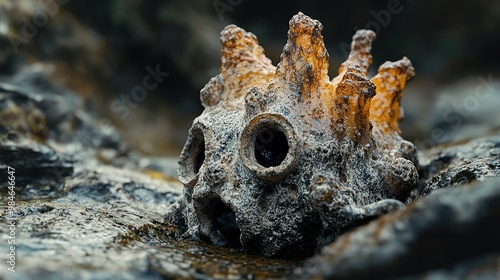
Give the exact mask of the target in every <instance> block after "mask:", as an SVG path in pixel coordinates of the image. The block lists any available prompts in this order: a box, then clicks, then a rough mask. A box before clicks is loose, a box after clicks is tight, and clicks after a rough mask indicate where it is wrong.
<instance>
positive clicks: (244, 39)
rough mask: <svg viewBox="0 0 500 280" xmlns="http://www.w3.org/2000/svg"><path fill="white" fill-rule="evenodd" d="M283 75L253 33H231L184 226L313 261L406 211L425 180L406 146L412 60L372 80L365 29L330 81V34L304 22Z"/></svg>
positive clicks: (191, 175) (183, 212)
mask: <svg viewBox="0 0 500 280" xmlns="http://www.w3.org/2000/svg"><path fill="white" fill-rule="evenodd" d="M289 25H290V29H289V31H288V41H287V43H286V45H285V47H284V49H283V54H282V55H281V59H280V62H279V64H278V65H277V67H275V66H273V65H272V63H271V61H270V60H269V59H268V58H267V57H266V56H265V55H264V50H263V48H262V47H261V46H260V45H259V44H258V41H257V38H256V37H255V35H253V34H252V33H248V32H246V31H244V30H243V29H241V28H239V27H236V26H234V25H230V26H228V27H226V28H225V29H224V31H222V33H221V43H222V66H221V70H220V74H219V75H217V76H216V77H214V78H212V79H211V80H210V81H209V82H208V84H207V85H206V86H205V87H204V88H203V89H202V90H201V94H200V99H201V102H202V104H203V106H204V107H205V110H204V112H203V113H202V114H201V115H200V116H199V117H198V118H196V119H195V120H194V123H193V126H192V128H191V129H190V132H189V137H188V139H187V142H186V145H185V147H184V150H183V152H182V155H181V159H180V161H179V178H180V180H181V182H182V183H183V184H184V185H185V188H184V195H183V198H182V200H181V201H180V202H179V205H178V209H179V211H178V212H177V215H176V216H175V219H176V220H177V222H179V223H181V224H184V225H185V230H186V235H187V236H189V237H191V238H196V239H204V240H209V241H211V242H212V243H214V244H216V245H224V246H231V247H237V248H245V249H251V250H258V251H261V252H262V253H263V254H265V255H293V254H297V253H298V254H301V255H304V253H307V252H309V253H312V252H313V251H314V250H315V249H316V248H318V246H321V245H323V244H324V243H326V242H329V241H331V240H332V239H333V238H335V237H336V236H338V235H339V234H340V233H342V232H343V231H345V230H347V229H349V228H351V227H352V226H354V225H356V224H359V223H360V222H361V221H363V222H366V221H368V220H370V219H373V218H375V217H378V216H380V215H382V214H385V213H387V212H391V211H394V210H396V209H400V208H401V207H402V206H403V205H404V204H403V203H402V202H401V200H403V199H405V198H406V197H407V196H408V193H409V191H411V190H412V189H413V188H414V187H415V185H416V184H417V181H418V173H417V169H416V165H417V160H416V150H415V147H414V146H413V145H412V144H411V143H410V142H408V141H405V140H403V139H402V138H401V136H400V129H399V125H398V123H399V120H400V119H401V117H402V109H401V107H400V99H401V93H402V90H403V89H404V87H405V85H406V83H407V82H408V80H410V79H411V78H412V77H413V76H414V69H413V67H412V65H411V63H410V61H409V60H408V59H407V58H406V57H405V58H403V59H402V60H399V61H396V62H386V63H384V64H383V65H382V66H380V68H379V71H378V74H377V75H376V76H375V77H373V78H372V79H370V78H368V77H367V74H368V70H369V67H370V64H371V63H372V56H371V54H370V50H371V44H372V42H373V41H374V40H375V33H374V32H373V31H370V30H359V31H357V32H356V34H355V35H354V36H353V41H352V44H351V54H350V55H349V57H348V59H347V60H346V61H345V62H344V63H343V64H342V65H341V67H340V69H339V73H338V76H336V77H334V78H333V79H330V78H329V76H328V58H329V54H328V52H327V50H326V48H325V45H324V42H323V36H322V35H321V32H322V30H323V26H322V25H321V23H320V22H319V21H317V20H313V19H311V18H309V17H307V16H306V15H304V14H302V13H299V14H297V15H295V16H294V17H293V18H292V19H291V20H290V24H289Z"/></svg>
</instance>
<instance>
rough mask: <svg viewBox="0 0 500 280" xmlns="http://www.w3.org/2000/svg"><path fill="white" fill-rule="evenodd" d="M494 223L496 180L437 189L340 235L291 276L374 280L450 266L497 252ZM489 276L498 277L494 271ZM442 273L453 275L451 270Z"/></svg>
mask: <svg viewBox="0 0 500 280" xmlns="http://www.w3.org/2000/svg"><path fill="white" fill-rule="evenodd" d="M498 221H500V180H498V179H496V180H490V181H486V182H482V183H479V184H477V185H476V186H473V187H472V186H469V187H460V188H453V189H443V190H437V191H435V192H433V193H432V194H430V195H429V196H427V197H424V198H422V199H420V200H418V201H415V202H414V203H413V204H411V205H409V206H408V207H407V208H406V209H404V210H401V211H399V212H396V213H394V214H389V215H387V216H384V217H382V218H380V219H378V220H376V221H373V222H371V223H369V224H368V225H366V226H363V227H360V228H358V229H356V230H354V231H352V232H350V233H347V234H345V235H343V236H341V237H340V238H338V239H337V240H336V241H334V242H333V243H332V244H330V245H327V246H326V247H325V248H324V249H323V250H322V252H321V253H320V254H319V255H318V256H316V257H314V258H313V259H311V260H310V261H309V262H308V263H307V264H306V265H305V268H304V269H303V270H301V271H297V274H298V275H301V278H304V279H307V278H331V279H353V278H354V279H359V278H363V279H374V278H382V277H383V278H388V277H398V276H404V275H413V274H419V273H422V272H425V271H428V270H434V269H438V268H446V267H450V266H452V265H453V264H455V263H458V262H464V261H467V260H470V259H475V258H478V257H481V256H484V255H487V254H498V253H500V239H499V238H498V236H500V223H498ZM495 271H496V272H495ZM493 272H494V273H497V275H498V269H497V270H493ZM448 273H449V274H451V276H453V270H451V271H449V272H448ZM456 273H459V271H457V272H456ZM478 273H479V272H478Z"/></svg>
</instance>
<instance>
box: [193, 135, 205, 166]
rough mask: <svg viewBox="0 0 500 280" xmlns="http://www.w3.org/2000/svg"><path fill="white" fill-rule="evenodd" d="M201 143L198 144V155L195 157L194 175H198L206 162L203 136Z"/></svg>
mask: <svg viewBox="0 0 500 280" xmlns="http://www.w3.org/2000/svg"><path fill="white" fill-rule="evenodd" d="M200 140H201V141H199V143H198V147H197V148H196V155H195V157H194V174H198V172H199V171H200V168H201V165H202V164H203V162H204V161H205V139H204V138H203V136H201V139H200Z"/></svg>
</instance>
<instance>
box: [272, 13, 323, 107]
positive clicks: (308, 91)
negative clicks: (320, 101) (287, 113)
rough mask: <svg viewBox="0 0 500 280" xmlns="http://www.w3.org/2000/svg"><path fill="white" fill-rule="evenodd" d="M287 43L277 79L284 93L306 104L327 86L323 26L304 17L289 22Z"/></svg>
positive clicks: (302, 15) (277, 72)
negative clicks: (282, 86) (287, 92)
mask: <svg viewBox="0 0 500 280" xmlns="http://www.w3.org/2000/svg"><path fill="white" fill-rule="evenodd" d="M289 25H290V29H289V31H288V42H287V43H286V45H285V47H284V49H283V54H282V55H281V59H280V63H279V64H278V69H277V71H276V78H277V79H280V80H281V81H282V82H283V85H284V89H285V90H287V91H290V92H292V93H296V94H298V95H299V98H300V99H302V100H306V99H309V98H311V96H312V95H314V94H316V95H318V94H319V92H320V90H321V89H322V87H324V85H325V84H326V83H327V82H328V52H327V50H326V48H325V43H324V42H323V36H322V35H321V31H322V30H323V25H321V23H320V22H319V21H317V20H312V19H311V18H310V17H308V16H306V15H304V14H303V13H298V14H297V15H295V16H294V17H293V18H292V19H291V20H290V24H289Z"/></svg>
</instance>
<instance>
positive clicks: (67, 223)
mask: <svg viewBox="0 0 500 280" xmlns="http://www.w3.org/2000/svg"><path fill="white" fill-rule="evenodd" d="M44 73H45V72H44V68H43V67H38V66H37V67H33V68H31V69H27V70H26V71H23V72H21V73H19V74H18V75H17V76H15V77H11V79H10V83H2V84H0V131H1V135H0V173H1V175H0V185H1V186H2V188H1V193H2V199H1V203H2V209H1V217H2V219H1V223H2V225H7V224H8V223H10V221H11V220H9V219H14V221H15V224H16V228H15V241H16V243H15V246H16V250H15V254H16V256H17V257H16V263H15V271H16V272H15V274H14V273H12V272H10V271H8V270H7V267H2V269H1V270H0V278H4V277H5V279H10V278H12V279H34V278H53V279H85V278H87V279H88V278H92V279H96V278H99V279H109V278H121V279H134V278H149V279H151V278H153V279H158V278H162V277H176V278H179V277H180V278H191V277H197V278H203V277H223V278H225V277H238V276H239V275H249V274H253V275H255V276H258V277H271V278H272V277H278V276H281V275H283V274H284V273H287V272H290V271H291V269H292V268H293V266H296V264H295V262H290V261H280V260H267V259H264V258H261V257H259V256H251V255H248V254H242V253H238V252H231V251H230V250H229V249H224V248H213V247H208V246H206V245H204V244H203V243H200V242H193V241H182V240H179V239H180V238H179V237H180V232H179V230H178V228H177V227H175V226H174V225H172V224H170V223H168V222H166V221H165V220H164V215H165V213H167V212H170V211H171V210H170V208H171V207H172V205H173V203H174V201H175V200H176V199H177V197H178V196H179V194H180V193H181V185H180V183H179V182H178V181H177V179H176V178H175V176H176V172H175V169H176V164H172V161H170V160H165V159H154V158H142V157H141V158H140V157H138V156H137V155H135V154H134V153H132V152H130V151H129V150H128V149H127V147H126V146H125V145H124V144H123V141H122V140H121V139H120V137H119V135H118V134H116V132H115V131H114V129H113V128H112V127H111V126H110V125H109V124H107V123H105V122H99V121H97V120H96V119H95V118H93V117H92V116H90V115H88V114H87V113H85V112H84V111H83V110H82V104H81V102H80V100H79V99H78V98H77V97H76V96H75V95H74V94H73V93H72V92H69V91H67V90H63V89H60V88H57V87H54V86H52V85H51V84H50V83H49V82H48V81H47V80H46V79H45V75H44ZM18 81H19V82H18ZM9 167H10V168H14V169H15V171H14V176H15V185H16V187H15V189H14V190H15V196H14V197H13V199H12V201H14V202H15V205H14V208H13V209H9V208H8V207H7V206H8V202H9V201H11V200H10V198H9V197H10V194H9V191H10V190H9V189H8V186H10V184H9V179H8V178H9V175H8V171H9V170H11V169H10V168H9ZM0 236H1V238H2V242H6V243H5V244H7V240H8V238H9V237H10V236H12V235H11V233H10V230H9V228H8V227H6V226H2V227H1V228H0ZM2 248H8V247H5V246H2ZM6 254H7V252H4V251H2V258H1V259H2V263H4V264H6V262H5V261H6V260H7V257H6ZM4 268H5V269H4Z"/></svg>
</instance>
